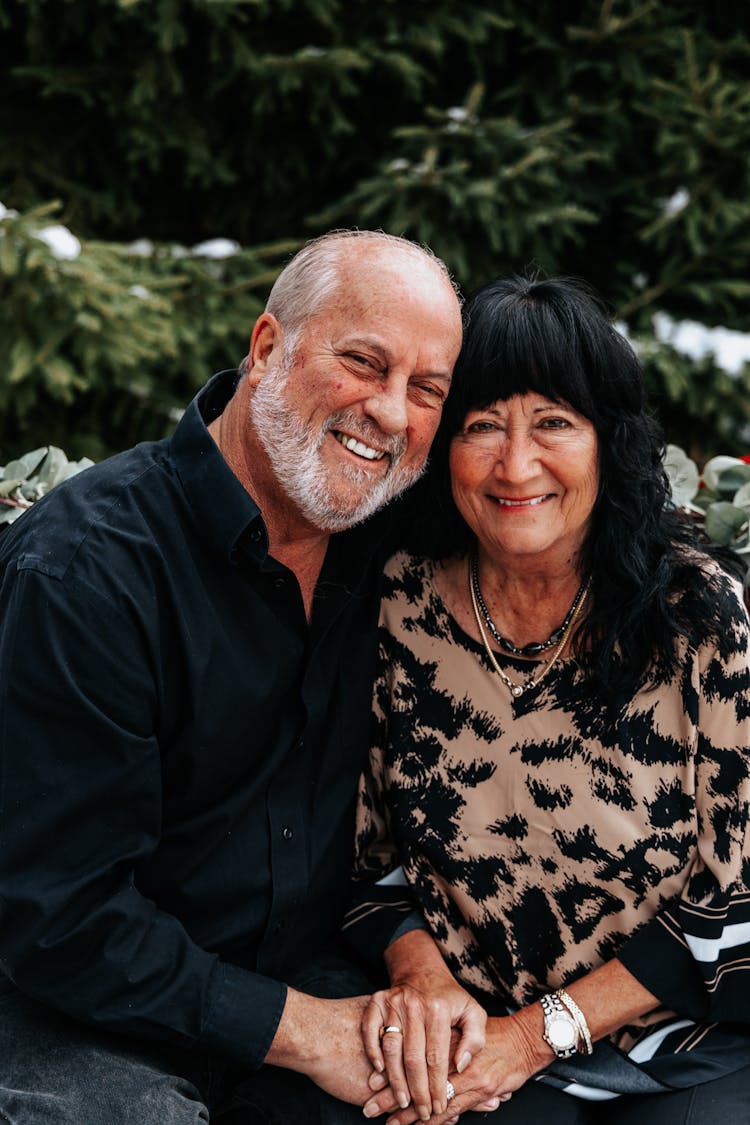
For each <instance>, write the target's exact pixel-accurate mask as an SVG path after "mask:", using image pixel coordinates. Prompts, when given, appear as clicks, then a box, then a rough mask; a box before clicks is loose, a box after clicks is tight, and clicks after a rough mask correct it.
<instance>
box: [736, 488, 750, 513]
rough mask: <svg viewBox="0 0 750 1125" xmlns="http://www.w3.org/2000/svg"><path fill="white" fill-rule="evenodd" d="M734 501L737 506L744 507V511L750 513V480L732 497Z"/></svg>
mask: <svg viewBox="0 0 750 1125" xmlns="http://www.w3.org/2000/svg"><path fill="white" fill-rule="evenodd" d="M732 503H733V504H734V506H735V508H742V510H743V512H746V513H747V514H748V515H750V481H748V483H747V484H743V486H742V488H738V489H737V491H736V492H735V494H734V496H733V497H732Z"/></svg>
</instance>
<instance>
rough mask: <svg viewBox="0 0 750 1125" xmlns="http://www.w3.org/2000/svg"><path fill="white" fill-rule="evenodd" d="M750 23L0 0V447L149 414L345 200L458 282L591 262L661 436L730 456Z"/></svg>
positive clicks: (418, 0) (86, 441)
mask: <svg viewBox="0 0 750 1125" xmlns="http://www.w3.org/2000/svg"><path fill="white" fill-rule="evenodd" d="M749 33H750V6H748V5H745V4H740V5H737V4H735V3H731V4H730V3H729V2H728V0H715V2H714V3H712V4H711V5H707V4H705V3H704V2H703V0H670V3H668V4H665V3H663V0H577V2H572V0H539V2H538V3H536V4H534V5H524V4H519V3H517V0H484V2H476V0H462V2H461V3H457V2H455V0H380V2H379V3H377V4H373V3H372V2H371V0H0V43H2V48H3V58H4V65H3V67H2V68H1V69H0V137H2V145H0V200H2V203H3V204H4V210H0V334H2V346H1V347H0V357H2V359H1V360H0V414H1V421H2V424H1V426H0V460H2V459H7V458H8V457H10V456H15V455H17V454H18V453H20V452H21V451H22V450H23V449H28V448H30V447H31V446H33V445H42V444H48V443H53V444H59V445H62V446H64V447H65V448H66V449H67V450H68V452H69V453H70V454H71V455H72V456H77V457H78V456H82V455H84V454H88V455H90V456H93V457H99V456H101V455H102V454H103V453H104V452H106V451H108V450H113V449H118V448H122V447H124V446H126V445H128V444H131V443H132V442H133V441H135V440H137V439H138V438H141V437H154V436H158V435H160V434H161V433H163V432H165V430H166V429H168V428H170V427H171V425H173V423H174V417H175V411H176V410H178V409H179V407H180V406H182V405H184V403H185V401H186V400H187V399H188V398H189V396H190V394H191V393H192V392H193V391H194V389H195V388H196V387H197V386H198V385H200V383H201V382H202V381H203V380H204V378H205V377H206V376H207V375H208V374H209V373H210V372H211V370H213V369H215V368H217V367H220V366H228V365H234V364H235V363H236V362H237V361H238V359H239V358H240V356H241V355H242V354H244V350H245V348H246V340H247V335H248V331H249V327H250V324H251V322H252V319H253V317H254V316H255V315H256V313H257V312H258V310H259V308H260V307H261V303H262V300H263V298H264V297H265V294H266V292H267V290H268V287H269V285H270V283H271V282H272V280H273V277H274V276H275V274H276V272H277V271H278V269H279V268H280V266H281V264H282V262H283V261H284V259H285V257H286V256H287V255H288V254H289V253H290V252H291V250H293V249H294V248H295V247H296V246H297V245H300V244H301V243H302V242H303V241H304V240H305V239H307V238H309V237H311V236H313V235H315V234H317V233H320V232H322V231H323V230H325V229H327V228H329V227H330V226H353V225H356V226H362V227H372V226H381V227H383V228H384V229H386V230H389V231H392V232H394V233H399V234H406V235H407V236H409V237H412V238H416V239H418V240H420V241H425V242H427V243H428V244H429V245H430V246H432V248H433V249H434V250H435V251H436V253H438V254H440V255H441V256H442V257H444V258H445V259H446V261H447V262H448V264H449V266H450V267H451V269H452V270H453V271H454V273H455V275H456V277H457V279H458V281H459V282H460V284H461V285H462V287H463V288H464V289H466V290H470V289H472V288H473V287H475V286H476V285H478V284H481V283H482V282H483V281H485V280H487V279H488V278H490V277H492V276H495V275H497V274H501V273H507V272H511V271H514V270H522V269H524V268H527V267H531V268H538V269H539V270H542V271H544V272H546V273H550V274H554V273H567V274H574V275H577V276H580V277H584V278H586V279H587V280H589V281H590V282H592V284H594V285H595V286H596V287H597V288H598V289H599V291H600V292H601V293H602V295H603V296H604V298H605V300H606V301H607V303H608V305H609V307H610V308H611V309H612V311H613V314H614V315H615V316H616V317H617V318H618V320H619V321H620V322H621V324H622V326H623V330H624V331H626V332H627V333H628V335H629V336H630V337H631V339H632V340H633V341H634V342H635V343H636V344H637V346H638V347H639V348H640V350H641V353H642V355H643V358H644V361H645V364H646V369H647V374H648V379H649V383H650V387H651V391H652V394H653V396H654V400H655V403H656V405H657V408H658V410H659V412H660V414H661V416H662V419H663V421H664V424H665V426H666V428H667V431H668V434H669V438H670V440H671V441H673V442H675V443H677V444H680V445H682V446H683V447H685V448H686V449H687V450H688V451H689V452H690V453H691V454H692V455H693V456H694V457H696V458H697V459H698V460H699V461H700V460H703V459H704V458H705V457H706V456H708V455H710V454H711V453H715V452H734V451H737V452H745V451H746V450H747V448H748V445H749V444H750V338H749V337H748V336H747V335H745V332H746V330H747V328H748V324H747V314H746V309H747V301H748V297H749V296H750V86H748V83H747V80H746V77H745V75H746V73H747V68H748V62H749V61H750V37H749ZM53 200H57V201H59V203H58V205H57V208H56V209H53V208H52V207H51V205H50V204H51V201H53ZM56 228H62V229H61V230H60V229H57V230H56ZM50 230H52V232H53V233H52V234H50ZM68 232H72V233H68ZM66 236H67V239H68V240H72V241H66ZM219 236H221V238H220V240H219V241H217V238H218V237H219ZM207 240H208V245H205V243H206V241H207ZM201 244H204V245H201Z"/></svg>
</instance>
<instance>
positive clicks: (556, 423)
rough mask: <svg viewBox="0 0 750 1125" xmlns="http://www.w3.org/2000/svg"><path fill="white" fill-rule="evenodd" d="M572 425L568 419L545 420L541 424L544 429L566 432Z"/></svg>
mask: <svg viewBox="0 0 750 1125" xmlns="http://www.w3.org/2000/svg"><path fill="white" fill-rule="evenodd" d="M569 425H570V422H569V421H568V419H567V418H544V419H543V420H542V422H541V426H542V429H545V430H564V429H567V427H568V426H569Z"/></svg>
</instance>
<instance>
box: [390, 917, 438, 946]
mask: <svg viewBox="0 0 750 1125" xmlns="http://www.w3.org/2000/svg"><path fill="white" fill-rule="evenodd" d="M427 929H429V926H428V925H427V923H426V922H425V920H424V918H423V917H422V915H421V914H420V913H419V911H418V910H412V912H411V913H410V914H407V916H406V917H405V918H404V920H403V922H402V923H401V925H400V926H396V929H395V930H394V931H393V933H392V934H391V937H390V940H389V942H388V945H393V943H394V941H398V939H399V938H400V937H403V936H404V934H408V933H411V931H412V930H427Z"/></svg>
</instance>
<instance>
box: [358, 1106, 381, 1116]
mask: <svg viewBox="0 0 750 1125" xmlns="http://www.w3.org/2000/svg"><path fill="white" fill-rule="evenodd" d="M377 1112H378V1111H377V1110H376V1109H370V1107H369V1105H366V1106H365V1107H364V1109H363V1110H362V1116H363V1117H374V1116H375V1114H376V1113H377Z"/></svg>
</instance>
